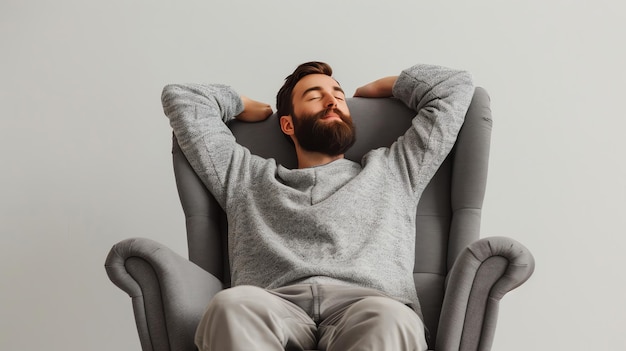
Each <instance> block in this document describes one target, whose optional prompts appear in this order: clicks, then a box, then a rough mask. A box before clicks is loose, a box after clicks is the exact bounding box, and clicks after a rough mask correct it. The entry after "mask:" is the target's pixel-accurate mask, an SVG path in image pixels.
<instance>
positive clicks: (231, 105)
mask: <svg viewBox="0 0 626 351" xmlns="http://www.w3.org/2000/svg"><path fill="white" fill-rule="evenodd" d="M161 102H162V104H163V111H164V112H165V115H166V116H167V117H168V118H169V120H170V125H171V126H172V129H173V130H174V135H176V138H177V139H178V143H179V145H180V148H181V150H182V151H183V153H184V154H185V156H186V157H187V159H188V160H189V163H190V164H191V166H192V167H193V169H194V171H195V172H196V174H198V176H199V177H200V179H201V180H202V181H203V182H204V184H205V185H206V186H207V187H208V189H209V190H210V191H211V193H212V194H213V195H214V196H215V198H216V199H217V200H218V202H219V203H220V204H221V205H222V206H223V207H224V206H225V200H226V192H227V190H226V189H225V186H226V184H230V183H235V182H232V181H231V178H233V177H234V176H235V174H233V173H234V172H232V171H231V170H233V169H235V170H240V169H242V168H244V167H243V166H244V163H245V157H246V151H247V150H245V149H244V148H243V147H241V146H240V145H239V144H237V143H236V141H235V137H234V136H233V134H232V133H231V131H230V129H229V128H228V126H227V125H226V122H228V121H229V120H231V119H233V118H234V116H236V115H238V114H239V113H241V112H242V111H243V108H244V106H243V102H242V101H241V98H240V97H239V95H238V94H237V93H236V92H235V91H234V90H233V89H232V88H230V87H228V86H225V85H218V84H214V85H200V84H172V85H167V86H166V87H165V88H164V89H163V93H162V95H161Z"/></svg>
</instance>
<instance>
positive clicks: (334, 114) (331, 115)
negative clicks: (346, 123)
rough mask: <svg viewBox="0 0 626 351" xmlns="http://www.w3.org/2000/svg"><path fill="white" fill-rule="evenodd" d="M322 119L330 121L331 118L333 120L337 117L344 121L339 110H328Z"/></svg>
mask: <svg viewBox="0 0 626 351" xmlns="http://www.w3.org/2000/svg"><path fill="white" fill-rule="evenodd" d="M321 119H323V120H326V121H330V120H333V119H336V120H339V121H343V119H342V118H341V115H340V114H339V113H337V112H334V111H326V113H325V114H324V115H322V118H321Z"/></svg>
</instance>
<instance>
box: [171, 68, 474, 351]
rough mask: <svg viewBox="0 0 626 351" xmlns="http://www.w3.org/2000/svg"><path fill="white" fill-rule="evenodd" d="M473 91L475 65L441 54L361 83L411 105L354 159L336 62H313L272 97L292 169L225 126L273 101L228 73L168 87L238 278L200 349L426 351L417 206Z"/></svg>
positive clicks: (209, 317)
mask: <svg viewBox="0 0 626 351" xmlns="http://www.w3.org/2000/svg"><path fill="white" fill-rule="evenodd" d="M473 92H474V86H473V83H472V79H471V76H470V75H469V74H468V73H467V72H464V71H459V70H452V69H448V68H444V67H439V66H432V65H416V66H413V67H410V68H408V69H406V70H404V71H402V72H401V74H400V75H399V76H391V77H386V78H382V79H379V80H376V81H374V82H372V83H369V84H366V85H364V86H362V87H361V88H358V89H357V91H356V93H355V94H354V95H355V96H358V97H366V98H375V97H395V98H397V99H400V100H401V101H403V102H404V103H405V104H406V105H407V106H409V107H410V108H412V109H414V110H415V111H416V116H415V117H414V119H413V122H412V125H411V127H410V128H409V129H408V130H407V131H406V133H405V134H404V135H403V136H401V137H400V138H399V139H398V140H397V141H396V142H395V143H394V144H392V145H391V146H390V147H388V148H380V149H376V150H372V151H370V152H369V153H368V154H366V155H365V156H364V157H363V159H362V160H361V162H360V163H356V162H352V161H349V160H347V159H345V158H344V153H345V152H346V151H347V150H348V149H349V148H350V146H352V145H353V144H354V142H355V126H354V123H353V120H352V117H351V115H350V111H349V109H348V106H347V103H346V96H345V93H344V91H343V89H342V88H341V86H340V85H339V83H338V82H337V81H336V80H335V79H334V78H333V76H332V69H331V68H330V66H329V65H327V64H325V63H322V62H308V63H304V64H302V65H300V66H298V67H297V68H296V70H295V71H294V72H293V73H292V74H291V75H289V76H288V77H287V78H286V80H285V83H284V85H283V86H282V88H281V89H280V91H279V92H278V95H277V101H276V108H277V115H278V117H279V119H278V120H279V124H280V128H281V130H282V132H283V133H284V134H285V135H286V137H287V138H289V140H291V141H292V142H293V145H294V147H295V152H296V155H297V159H298V168H297V169H287V168H285V167H283V166H281V165H278V164H276V162H275V161H274V160H271V159H263V158H261V157H258V156H255V155H252V154H251V153H250V152H249V150H247V149H246V148H244V147H243V146H241V145H238V144H237V143H236V141H235V138H234V137H233V135H232V133H231V132H230V130H229V129H228V127H227V126H226V124H225V122H228V121H229V120H231V119H233V118H236V119H239V120H242V121H246V122H254V121H261V120H264V119H266V118H268V117H269V116H270V115H271V114H272V109H271V107H270V106H269V105H267V104H264V103H261V102H257V101H254V100H251V99H249V98H246V97H243V96H240V95H239V94H238V93H236V92H235V91H234V90H233V89H232V88H230V87H228V86H225V85H217V84H213V85H197V84H187V85H168V86H166V87H165V89H164V90H163V95H162V102H163V107H164V111H165V114H166V115H167V117H168V118H169V119H170V123H171V126H172V128H173V129H174V133H175V135H176V137H177V139H178V142H179V144H180V147H181V149H182V150H183V152H184V154H185V156H186V157H187V159H188V160H189V162H190V164H191V165H192V167H193V168H194V170H195V172H196V173H197V174H198V176H199V177H200V179H202V181H203V182H204V184H205V185H206V186H207V188H208V189H209V191H211V193H212V194H213V196H214V197H215V199H216V200H217V201H218V202H219V204H220V206H221V207H222V208H223V209H224V211H225V212H226V215H227V218H228V225H229V228H228V242H229V257H230V272H231V275H232V276H231V281H232V287H229V288H227V289H224V290H223V291H221V292H219V293H218V294H217V295H215V297H213V299H212V300H211V301H210V303H209V305H208V307H207V310H206V311H205V313H204V316H203V318H202V320H201V322H200V324H199V326H198V328H197V331H196V338H195V342H196V345H197V346H198V349H199V350H202V351H205V350H220V351H221V350H310V349H318V350H328V351H332V350H340V351H349V350H376V351H381V350H393V351H399V350H426V349H427V343H426V331H425V330H424V329H425V328H424V324H423V321H422V317H421V309H420V305H419V301H418V298H417V294H416V291H415V285H414V281H413V274H412V271H413V265H414V259H415V257H414V250H413V248H414V247H415V215H416V208H417V204H418V202H419V198H420V196H421V194H422V192H423V190H424V188H425V187H426V185H427V184H428V182H429V181H430V179H431V178H432V176H433V175H434V174H435V172H436V170H437V169H438V168H439V166H440V165H441V163H442V162H443V160H444V159H445V157H446V156H447V154H448V153H449V151H450V150H451V148H452V146H453V144H454V142H455V140H456V136H457V134H458V131H459V129H460V127H461V125H462V124H463V119H464V116H465V113H466V112H467V108H468V107H469V104H470V101H471V98H472V95H473ZM386 118H392V116H387V117H386ZM357 120H358V119H357ZM357 127H358V126H357Z"/></svg>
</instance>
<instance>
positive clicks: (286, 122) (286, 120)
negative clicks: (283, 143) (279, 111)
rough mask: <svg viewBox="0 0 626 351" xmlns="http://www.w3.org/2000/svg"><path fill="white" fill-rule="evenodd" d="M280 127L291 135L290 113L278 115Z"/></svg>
mask: <svg viewBox="0 0 626 351" xmlns="http://www.w3.org/2000/svg"><path fill="white" fill-rule="evenodd" d="M280 129H281V130H282V131H283V133H285V134H286V135H289V136H292V135H293V134H294V128H293V119H292V117H291V116H290V115H287V116H282V117H280Z"/></svg>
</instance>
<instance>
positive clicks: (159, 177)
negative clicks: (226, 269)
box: [0, 0, 626, 351]
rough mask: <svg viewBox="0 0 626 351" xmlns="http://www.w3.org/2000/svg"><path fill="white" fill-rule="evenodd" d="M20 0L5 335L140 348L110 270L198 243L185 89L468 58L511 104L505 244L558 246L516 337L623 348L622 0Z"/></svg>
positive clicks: (500, 124)
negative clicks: (144, 243)
mask: <svg viewBox="0 0 626 351" xmlns="http://www.w3.org/2000/svg"><path fill="white" fill-rule="evenodd" d="M581 3H582V1H572V2H567V1H525V2H521V1H520V2H518V1H512V2H502V1H495V0H494V1H472V2H437V1H431V2H428V3H426V2H420V1H384V2H383V1H341V0H336V1H326V0H322V1H314V2H309V1H277V0H272V1H200V0H198V1H147V0H144V1H126V0H125V1H121V0H110V1H97V2H96V1H85V0H74V1H69V0H62V1H54V2H53V1H18V0H8V1H7V0H3V1H2V2H1V3H0V50H1V52H0V85H1V87H0V111H1V114H2V124H1V127H0V155H1V156H0V160H1V162H2V169H1V171H0V234H1V235H0V240H1V242H0V269H1V270H2V271H1V274H0V323H1V325H0V349H1V350H41V349H46V350H95V351H99V350H102V351H104V350H139V347H140V346H139V341H138V338H137V334H136V331H135V326H134V320H133V314H132V310H131V305H130V299H129V298H128V297H127V296H126V295H125V294H124V293H123V292H122V291H121V290H118V289H117V288H116V287H115V286H113V284H111V283H110V282H109V280H108V278H107V277H106V274H105V271H104V268H103V263H104V258H105V256H106V254H107V252H108V250H109V248H110V247H111V246H112V245H113V244H114V243H116V242H117V241H119V240H122V239H124V238H127V237H132V236H145V237H149V238H152V239H155V240H157V241H160V242H162V243H164V244H166V245H168V246H170V247H172V248H173V249H174V250H175V251H177V252H179V253H180V254H182V255H186V243H185V234H184V221H183V215H182V211H181V208H180V205H179V202H178V198H177V194H176V189H175V185H174V178H173V173H172V169H171V161H170V154H169V150H170V128H169V125H168V123H167V120H166V118H165V117H164V116H163V112H162V110H161V106H160V93H161V88H162V87H163V85H165V84H166V83H172V82H220V83H227V84H230V85H233V86H234V87H235V88H236V89H237V90H238V91H240V92H241V93H242V94H246V95H248V96H250V97H252V98H255V99H259V100H264V101H267V102H270V103H272V105H273V104H274V96H275V92H276V91H277V89H278V88H279V86H280V85H281V83H282V79H283V78H284V77H285V76H286V75H287V74H288V73H290V72H291V70H293V68H295V66H296V65H297V64H299V63H301V62H304V61H309V60H324V61H327V62H329V63H331V64H332V65H333V67H334V68H335V71H336V77H337V78H338V80H339V81H340V82H341V83H342V85H343V86H344V88H346V90H347V91H354V89H355V88H356V87H357V86H359V85H361V84H363V83H366V82H368V81H371V80H374V79H377V78H379V77H382V76H386V75H391V74H397V73H398V72H399V71H400V70H401V69H403V68H405V67H408V66H410V65H412V64H413V63H418V62H423V63H435V64H442V65H447V66H452V67H457V68H463V69H468V70H470V71H472V72H473V73H474V76H475V80H476V82H477V84H478V85H481V86H484V87H485V88H487V89H488V91H489V92H490V94H491V96H492V109H493V115H494V118H495V125H494V131H493V144H492V156H491V168H490V176H489V183H488V193H487V198H486V202H485V210H484V216H483V236H492V235H506V236H510V237H513V238H515V239H517V240H519V241H521V242H522V243H524V244H525V245H526V246H528V247H529V248H530V249H531V250H532V252H533V253H534V255H535V256H536V260H537V270H536V272H535V275H534V276H533V277H532V278H531V280H530V281H529V282H528V283H527V284H525V285H524V286H522V287H521V288H520V289H518V290H515V291H514V292H512V293H510V294H509V295H507V296H506V297H505V298H504V300H503V301H502V304H501V311H500V320H499V325H498V330H497V334H496V339H495V345H494V350H510V351H515V350H529V349H539V350H588V349H599V350H603V349H604V350H623V349H626V342H625V339H624V335H625V334H624V332H623V328H624V326H626V302H625V298H624V297H625V296H626V286H625V285H626V284H625V278H624V277H625V274H624V273H623V268H624V267H625V266H626V259H625V258H624V255H623V252H624V247H626V232H625V229H624V228H626V221H625V218H626V214H624V212H625V210H626V208H625V207H626V206H625V200H626V186H625V179H626V166H625V162H624V156H623V154H624V150H626V142H625V141H624V139H625V138H624V136H623V135H624V127H625V126H626V123H625V122H624V111H623V107H624V101H625V100H626V97H625V93H626V88H625V87H626V84H625V82H626V73H625V69H624V62H626V55H625V46H624V34H625V33H626V26H625V24H624V23H626V17H625V15H624V13H625V11H624V8H623V7H624V6H623V5H621V2H620V1H594V2H593V4H592V2H586V3H585V4H581Z"/></svg>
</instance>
